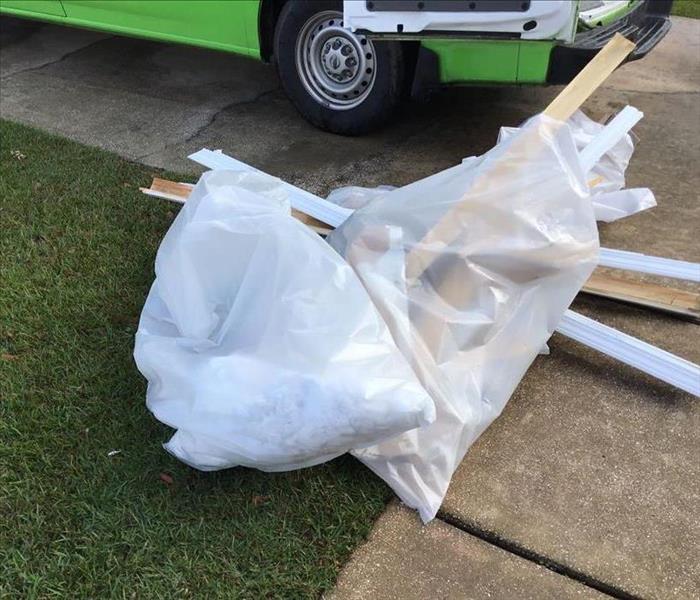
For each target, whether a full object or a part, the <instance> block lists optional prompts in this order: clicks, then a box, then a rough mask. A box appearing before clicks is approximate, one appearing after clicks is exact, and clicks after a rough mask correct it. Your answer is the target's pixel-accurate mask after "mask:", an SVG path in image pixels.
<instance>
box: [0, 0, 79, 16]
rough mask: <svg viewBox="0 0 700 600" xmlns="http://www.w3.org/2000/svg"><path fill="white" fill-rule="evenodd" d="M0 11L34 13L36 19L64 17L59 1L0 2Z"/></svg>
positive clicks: (20, 0)
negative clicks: (46, 16) (45, 16)
mask: <svg viewBox="0 0 700 600" xmlns="http://www.w3.org/2000/svg"><path fill="white" fill-rule="evenodd" d="M5 9H7V10H5ZM0 10H2V12H8V13H9V12H10V11H17V12H18V13H19V12H27V13H34V14H35V15H36V17H37V18H39V15H54V16H56V17H65V16H66V13H65V12H64V10H63V6H61V2H60V0H33V1H29V0H2V2H0Z"/></svg>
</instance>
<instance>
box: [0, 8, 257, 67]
mask: <svg viewBox="0 0 700 600" xmlns="http://www.w3.org/2000/svg"><path fill="white" fill-rule="evenodd" d="M55 4H58V5H59V6H61V5H62V7H63V8H62V11H61V12H60V13H57V12H56V10H55V6H54V5H55ZM39 5H42V6H39ZM43 5H46V6H43ZM39 8H44V9H49V10H50V11H51V12H49V10H39ZM259 11H260V0H235V1H231V0H63V1H62V2H59V1H58V0H56V1H55V2H50V1H45V0H40V1H37V0H0V12H1V13H3V14H12V15H16V16H18V17H26V18H31V19H40V20H42V21H50V22H53V23H59V24H63V25H73V26H76V27H84V28H87V29H96V30H98V31H108V32H110V33H116V34H122V35H127V36H134V37H142V38H147V39H153V40H161V41H165V42H176V43H181V44H189V45H193V46H201V47H204V48H211V49H213V50H225V51H228V52H235V53H237V54H243V55H244V56H250V57H253V58H260V44H259V41H258V39H259V36H258V13H259ZM64 15H65V16H64Z"/></svg>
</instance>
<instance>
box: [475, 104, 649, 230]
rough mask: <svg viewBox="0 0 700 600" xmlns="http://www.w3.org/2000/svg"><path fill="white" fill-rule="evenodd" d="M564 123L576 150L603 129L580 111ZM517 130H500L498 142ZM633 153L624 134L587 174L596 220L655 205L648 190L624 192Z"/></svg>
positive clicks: (609, 218)
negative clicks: (567, 126)
mask: <svg viewBox="0 0 700 600" xmlns="http://www.w3.org/2000/svg"><path fill="white" fill-rule="evenodd" d="M567 123H568V125H569V127H570V129H571V133H572V136H573V138H574V142H575V144H576V148H577V149H578V150H579V151H581V150H583V149H584V148H585V147H586V146H588V144H590V143H591V141H592V140H593V138H595V137H596V136H597V135H598V134H599V133H600V132H601V131H602V130H603V128H604V127H605V125H602V124H601V123H597V122H596V121H594V120H592V119H590V118H588V117H587V116H586V115H585V114H584V113H583V112H582V111H580V110H577V111H576V112H575V113H574V114H573V116H572V117H571V118H570V119H569V120H568V121H567ZM516 131H518V128H517V127H501V130H500V132H499V134H498V141H499V142H501V141H503V140H505V139H507V138H508V136H510V135H512V134H513V133H514V132H516ZM633 152H634V143H633V142H632V137H631V136H630V135H629V134H626V135H625V136H624V137H623V138H622V139H621V140H620V141H619V142H618V143H617V144H615V146H614V147H613V148H611V149H610V150H609V151H608V152H606V153H605V154H604V155H603V156H602V157H601V158H600V160H599V161H598V162H597V163H596V164H595V166H594V167H593V169H591V171H590V173H589V174H588V177H587V179H588V183H589V185H590V187H591V199H592V202H593V210H594V211H595V218H596V221H603V222H605V223H611V222H612V221H617V220H618V219H622V218H623V217H629V216H630V215H633V214H635V213H638V212H640V211H642V210H646V209H648V208H653V207H654V206H656V199H655V198H654V193H653V192H652V191H651V190H650V189H649V188H630V189H623V188H624V187H625V171H626V170H627V166H628V165H629V162H630V159H631V158H632V154H633ZM465 160H469V159H465Z"/></svg>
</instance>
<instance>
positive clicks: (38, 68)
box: [0, 36, 115, 81]
mask: <svg viewBox="0 0 700 600" xmlns="http://www.w3.org/2000/svg"><path fill="white" fill-rule="evenodd" d="M114 37H115V36H109V37H104V38H100V39H99V40H95V41H93V42H90V43H89V44H85V46H81V47H80V48H76V49H75V50H71V51H70V52H66V53H65V54H63V55H62V56H61V57H59V58H57V59H55V60H50V61H48V62H45V63H42V64H40V65H37V66H35V67H27V68H26V69H20V70H19V71H15V72H14V73H10V74H9V75H3V76H0V81H4V80H6V79H11V78H12V77H15V76H17V75H23V74H24V73H31V72H33V71H41V70H42V69H45V68H46V67H51V66H53V65H57V64H58V63H60V62H63V61H64V60H66V59H68V58H70V57H71V56H73V55H74V54H78V53H79V52H82V51H83V50H87V49H88V48H91V47H92V46H95V45H97V44H99V43H100V42H105V41H107V40H111V39H112V38H114Z"/></svg>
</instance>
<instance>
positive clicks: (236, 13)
mask: <svg viewBox="0 0 700 600" xmlns="http://www.w3.org/2000/svg"><path fill="white" fill-rule="evenodd" d="M292 1H293V0H292ZM263 2H264V0H0V13H4V14H12V15H16V16H19V17H25V18H32V19H39V20H42V21H50V22H54V23H61V24H64V25H74V26H77V27H84V28H88V29H97V30H100V31H107V32H111V33H116V34H123V35H127V36H135V37H142V38H148V39H153V40H162V41H166V42H176V43H182V44H190V45H194V46H202V47H204V48H211V49H214V50H224V51H228V52H235V53H237V54H242V55H244V56H249V57H252V58H257V59H262V58H263V57H262V56H261V50H260V49H261V43H260V31H259V19H260V11H261V8H262V4H263ZM635 4H636V0H630V3H629V4H628V5H626V6H623V7H622V8H620V9H618V10H615V11H614V14H611V15H606V21H609V20H613V19H614V18H619V17H620V16H622V14H624V13H625V12H629V10H630V9H631V7H632V6H634V5H635ZM421 43H422V45H423V47H425V48H427V49H429V50H432V51H433V52H434V53H435V54H436V55H437V57H438V61H439V65H440V67H439V70H440V81H441V83H530V84H537V83H545V82H546V78H547V71H548V68H549V62H550V54H551V50H552V48H553V47H554V45H555V43H554V42H553V41H520V40H495V39H493V40H485V39H455V38H450V39H440V38H434V37H426V38H424V39H423V40H421Z"/></svg>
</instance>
